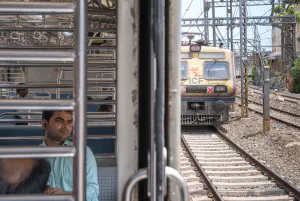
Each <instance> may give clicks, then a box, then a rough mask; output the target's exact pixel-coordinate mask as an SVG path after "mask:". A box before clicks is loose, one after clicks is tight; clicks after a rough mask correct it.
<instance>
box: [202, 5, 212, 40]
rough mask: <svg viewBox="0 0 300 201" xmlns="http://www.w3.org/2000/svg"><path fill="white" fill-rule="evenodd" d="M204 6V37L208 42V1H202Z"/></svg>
mask: <svg viewBox="0 0 300 201" xmlns="http://www.w3.org/2000/svg"><path fill="white" fill-rule="evenodd" d="M203 7H204V38H205V41H206V42H207V43H208V44H209V28H208V21H207V19H208V11H209V9H210V3H209V2H207V0H204V1H203Z"/></svg>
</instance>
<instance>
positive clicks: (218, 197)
mask: <svg viewBox="0 0 300 201" xmlns="http://www.w3.org/2000/svg"><path fill="white" fill-rule="evenodd" d="M181 143H182V144H183V146H184V148H185V150H186V151H187V153H188V155H189V157H190V158H191V159H192V161H193V163H194V165H195V167H196V169H197V171H198V172H199V173H200V175H201V177H202V178H203V180H204V183H205V184H206V185H207V187H208V189H209V191H210V192H211V193H212V195H213V198H214V201H224V199H223V198H222V195H221V194H220V193H219V192H218V190H217V189H216V187H215V186H214V185H213V183H212V182H211V180H210V179H209V178H208V176H207V175H206V173H205V171H204V170H203V168H202V167H201V165H200V164H199V162H198V160H197V159H196V157H195V155H194V154H193V152H192V151H191V149H190V148H189V145H188V143H187V142H186V140H185V139H184V137H183V136H181Z"/></svg>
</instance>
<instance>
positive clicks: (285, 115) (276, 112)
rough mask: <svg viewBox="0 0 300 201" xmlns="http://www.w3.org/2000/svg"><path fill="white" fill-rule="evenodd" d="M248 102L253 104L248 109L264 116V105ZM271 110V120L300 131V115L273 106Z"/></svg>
mask: <svg viewBox="0 0 300 201" xmlns="http://www.w3.org/2000/svg"><path fill="white" fill-rule="evenodd" d="M237 97H238V98H240V96H237ZM248 101H249V103H252V104H249V105H248V109H250V110H252V111H254V112H256V113H259V114H261V115H263V104H261V103H258V102H256V101H251V100H248ZM238 105H241V104H240V103H238ZM270 109H271V110H270V118H271V119H274V120H277V121H280V122H282V123H286V124H289V125H291V126H293V127H295V128H299V129H300V115H299V114H295V113H292V112H288V111H284V110H280V109H278V108H275V107H271V106H270Z"/></svg>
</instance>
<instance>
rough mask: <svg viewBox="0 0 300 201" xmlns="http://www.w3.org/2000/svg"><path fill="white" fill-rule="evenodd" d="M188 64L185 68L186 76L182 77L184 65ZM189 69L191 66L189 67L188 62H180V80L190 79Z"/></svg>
mask: <svg viewBox="0 0 300 201" xmlns="http://www.w3.org/2000/svg"><path fill="white" fill-rule="evenodd" d="M183 63H184V64H186V66H185V70H184V71H185V76H182V70H181V68H182V64H183ZM188 68H189V65H188V62H187V61H180V79H188Z"/></svg>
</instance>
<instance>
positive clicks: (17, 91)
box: [16, 83, 28, 94]
mask: <svg viewBox="0 0 300 201" xmlns="http://www.w3.org/2000/svg"><path fill="white" fill-rule="evenodd" d="M18 85H25V83H19V84H18ZM21 90H28V89H27V88H20V87H19V88H17V89H16V93H17V94H19V93H20V92H21Z"/></svg>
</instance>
